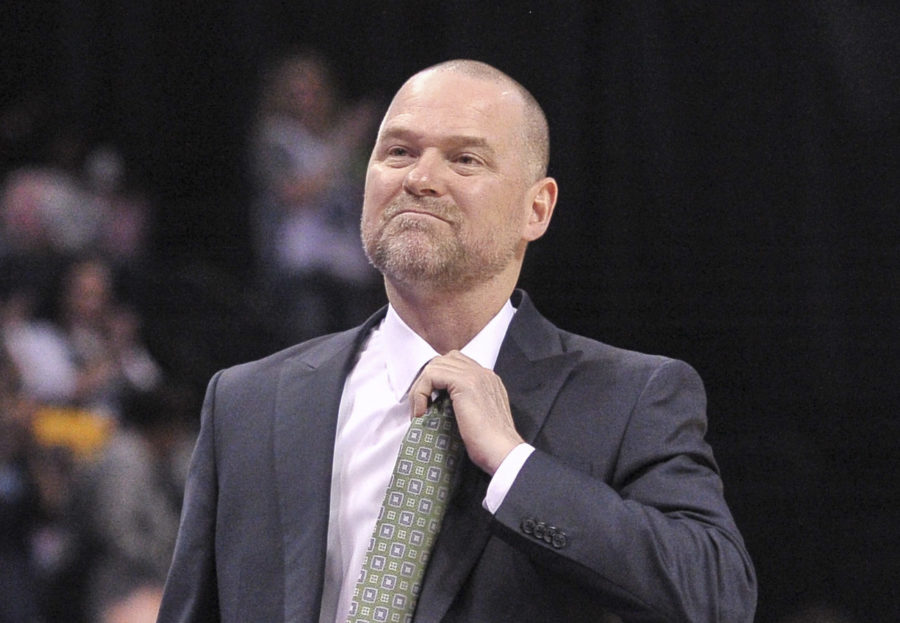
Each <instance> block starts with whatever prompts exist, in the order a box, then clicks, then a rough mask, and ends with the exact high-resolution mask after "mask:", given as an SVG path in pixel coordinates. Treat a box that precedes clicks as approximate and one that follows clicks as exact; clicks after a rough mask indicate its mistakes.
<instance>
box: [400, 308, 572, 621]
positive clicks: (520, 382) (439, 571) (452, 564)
mask: <svg viewBox="0 0 900 623" xmlns="http://www.w3.org/2000/svg"><path fill="white" fill-rule="evenodd" d="M517 295H518V296H521V301H520V302H519V305H518V310H517V312H516V315H515V316H514V317H513V321H512V323H511V324H510V327H509V331H508V332H507V335H506V338H505V339H504V341H503V346H502V347H501V349H500V355H499V357H498V358H497V364H496V365H495V366H494V370H495V372H497V374H498V375H499V376H500V378H501V379H503V383H504V385H505V387H506V391H507V394H508V395H509V401H510V408H511V410H512V414H513V419H514V420H515V423H516V429H517V430H518V431H519V434H521V435H522V437H523V438H524V439H525V441H526V442H528V443H532V442H533V441H534V440H535V438H536V437H537V435H538V433H539V432H540V429H541V427H542V426H543V423H544V420H545V419H546V417H547V414H548V412H549V410H550V406H551V405H552V403H553V400H554V399H555V398H556V396H557V394H558V393H559V391H560V389H561V388H562V385H563V383H564V382H565V380H566V378H567V377H568V375H569V373H570V372H571V370H572V368H573V367H574V365H575V363H576V362H577V360H578V357H579V355H580V353H577V352H574V353H565V352H563V350H562V347H561V345H560V341H559V335H558V330H557V329H556V327H554V326H553V325H552V324H551V323H550V322H548V321H547V320H546V319H544V318H543V317H542V316H541V315H540V314H539V313H538V311H537V310H536V309H535V308H534V306H533V305H532V304H531V302H530V300H529V299H528V297H527V296H526V295H525V294H524V293H523V292H518V291H517ZM489 482H490V478H489V477H488V475H487V474H485V473H484V472H483V471H481V469H479V468H478V467H476V466H475V465H474V464H473V463H472V462H471V461H469V460H465V461H464V462H463V465H462V473H461V477H460V480H459V482H458V483H457V490H456V491H455V493H454V495H453V499H452V500H451V502H450V504H449V505H448V508H447V512H446V515H445V516H444V523H443V526H442V528H441V532H440V534H439V535H438V540H437V542H436V543H435V547H434V550H433V551H432V555H431V561H430V562H429V565H428V570H427V572H426V576H425V581H424V584H423V586H422V594H421V596H420V598H419V606H418V609H417V610H416V616H415V621H416V623H432V622H433V623H437V622H438V621H440V620H441V619H442V618H443V616H444V615H445V614H446V612H447V610H448V609H449V608H450V605H451V604H452V602H453V599H454V598H455V597H456V596H457V595H458V594H459V592H460V591H461V589H462V586H463V584H464V582H465V580H466V578H467V577H468V576H469V573H470V572H471V570H472V567H473V566H474V565H475V563H476V562H477V560H478V557H479V556H480V554H481V552H482V551H483V550H484V547H485V545H486V544H487V540H488V537H489V536H490V532H491V529H490V526H491V520H492V515H491V514H490V513H489V512H488V511H486V510H485V509H484V508H483V507H482V505H481V503H482V500H483V499H484V496H485V493H486V491H487V486H488V484H489Z"/></svg>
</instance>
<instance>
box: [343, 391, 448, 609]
mask: <svg viewBox="0 0 900 623" xmlns="http://www.w3.org/2000/svg"><path fill="white" fill-rule="evenodd" d="M461 449H462V440H461V439H460V436H459V430H458V429H457V427H456V420H455V419H454V417H453V406H452V404H451V403H450V396H449V395H448V394H447V393H446V392H441V393H440V395H439V396H438V398H437V399H436V400H435V401H434V402H433V403H432V404H431V406H430V407H429V408H428V410H427V411H426V412H425V415H423V416H422V417H420V418H414V419H413V421H412V422H411V423H410V426H409V430H408V431H407V432H406V437H404V439H403V443H401V444H400V453H399V454H398V455H397V462H396V463H395V465H394V472H393V475H392V476H391V482H390V484H389V485H388V488H387V491H386V492H385V496H384V502H382V504H381V510H380V511H379V514H378V521H376V523H375V531H374V532H373V533H372V538H371V539H370V540H369V548H368V550H367V551H366V557H365V560H364V561H363V565H362V571H361V572H360V577H359V580H358V582H357V584H356V590H355V591H354V594H353V602H352V605H351V606H350V615H349V616H348V618H347V623H371V622H373V621H375V622H377V623H381V622H386V623H410V622H411V621H412V617H413V612H414V611H415V609H416V601H417V599H418V597H419V591H420V590H421V585H422V578H423V576H424V575H425V567H426V565H427V563H428V557H429V554H430V552H431V546H432V544H433V543H434V540H435V537H436V536H437V533H438V531H439V530H440V528H441V520H442V518H443V515H444V509H445V507H446V505H447V500H448V498H449V497H450V483H451V479H452V477H453V473H454V471H455V470H456V466H457V463H458V462H459V458H460V451H461Z"/></svg>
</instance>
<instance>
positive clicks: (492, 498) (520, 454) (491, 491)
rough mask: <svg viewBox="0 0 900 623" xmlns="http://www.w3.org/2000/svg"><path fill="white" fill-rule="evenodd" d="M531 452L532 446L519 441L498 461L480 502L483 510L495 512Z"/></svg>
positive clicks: (532, 450)
mask: <svg viewBox="0 0 900 623" xmlns="http://www.w3.org/2000/svg"><path fill="white" fill-rule="evenodd" d="M532 452H534V446H531V445H529V444H527V443H520V444H519V445H517V446H516V447H515V448H513V449H512V450H511V451H510V453H509V454H507V455H506V458H504V459H503V461H502V462H501V463H500V467H498V468H497V471H496V472H494V477H493V478H491V482H490V483H489V484H488V488H487V493H486V494H485V496H484V500H483V501H482V502H481V505H482V506H483V507H484V508H485V510H487V511H489V512H490V513H491V514H492V515H493V514H494V513H496V512H497V509H498V508H500V505H501V504H503V500H504V499H505V498H506V494H507V493H508V492H509V489H510V487H512V484H513V482H514V481H515V479H516V476H518V475H519V472H520V471H521V469H522V466H523V465H525V461H526V460H527V459H528V457H529V456H531V453H532Z"/></svg>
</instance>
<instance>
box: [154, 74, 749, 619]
mask: <svg viewBox="0 0 900 623" xmlns="http://www.w3.org/2000/svg"><path fill="white" fill-rule="evenodd" d="M548 144H549V141H548V138H547V126H546V120H545V118H544V115H543V113H542V111H541V109H540V107H539V106H538V104H537V103H536V102H535V101H534V99H533V98H532V97H531V95H530V94H528V92H527V91H526V90H525V89H524V88H523V87H521V86H520V85H519V84H518V83H516V82H515V81H513V80H512V79H511V78H509V77H508V76H506V75H505V74H503V73H501V72H500V71H498V70H496V69H494V68H493V67H490V66H488V65H485V64H482V63H478V62H474V61H451V62H448V63H443V64H441V65H437V66H435V67H432V68H429V69H426V70H424V71H422V72H420V73H418V74H416V75H415V76H413V77H412V78H410V80H408V81H407V82H406V84H404V85H403V87H402V88H401V89H400V91H399V92H398V93H397V95H396V96H395V97H394V100H393V101H392V103H391V105H390V107H389V109H388V111H387V113H386V115H385V117H384V120H383V121H382V124H381V127H380V129H379V133H378V137H377V141H376V144H375V147H374V150H373V152H372V156H371V159H370V162H369V167H368V172H367V175H366V188H365V196H364V203H363V215H362V238H363V243H364V247H365V250H366V254H367V255H368V257H369V259H370V261H371V262H372V263H373V264H374V265H375V266H376V267H377V268H378V269H379V270H380V271H381V272H382V274H383V275H384V283H385V288H386V291H387V295H388V299H389V301H390V305H389V307H388V309H387V310H386V311H385V310H382V311H381V312H380V313H379V314H376V316H375V317H373V318H372V319H370V320H369V321H368V322H367V323H366V324H365V325H364V326H362V327H361V328H357V329H354V330H351V331H347V332H345V333H341V334H337V335H332V336H326V337H322V338H317V339H314V340H312V341H310V342H306V343H304V344H301V345H299V346H296V347H294V348H291V349H288V350H287V351H284V352H282V353H278V354H276V355H273V356H271V357H269V358H267V359H264V360H262V361H259V362H255V363H251V364H246V365H243V366H238V367H236V368H233V369H230V370H226V371H224V372H220V373H219V374H217V375H216V376H215V377H214V379H213V380H212V382H211V384H210V388H209V391H208V394H207V398H206V402H205V406H204V411H203V424H202V429H201V433H200V437H199V440H198V445H197V449H196V451H195V457H194V461H193V467H192V472H191V476H190V480H189V483H188V488H187V491H186V496H185V508H184V514H183V518H182V527H181V534H180V536H179V541H178V545H177V546H176V552H175V559H174V562H173V566H172V569H171V572H170V575H169V580H168V584H167V587H166V596H165V599H164V603H163V607H162V611H161V614H160V621H161V622H163V623H171V622H176V621H220V620H221V621H228V622H245V621H266V622H269V621H296V622H302V621H322V622H328V623H331V622H335V623H344V622H345V621H347V620H348V619H347V613H348V612H349V611H350V610H351V609H352V608H353V607H354V606H353V605H352V604H353V602H354V593H355V585H356V580H357V578H358V577H359V576H360V575H361V570H362V569H363V565H364V564H365V563H364V561H365V560H366V559H367V558H366V548H367V546H368V542H369V538H370V535H372V530H373V527H374V526H375V522H376V517H377V516H378V514H379V508H380V505H381V501H382V498H383V497H384V494H385V488H386V487H387V485H388V482H389V481H390V479H391V472H392V469H393V464H394V460H395V457H396V456H397V452H398V448H399V447H400V443H401V438H402V437H403V435H404V432H405V430H406V428H407V427H408V426H409V416H410V414H412V415H414V416H421V415H422V414H423V412H425V410H426V405H427V403H428V399H429V397H430V396H432V395H433V394H434V393H435V392H439V391H446V392H447V393H448V394H449V397H450V399H451V400H452V405H453V410H454V411H455V417H456V423H457V425H458V428H459V433H460V436H461V438H462V442H463V444H464V445H465V451H466V452H465V453H466V455H467V458H466V459H464V460H463V461H462V463H461V465H460V468H459V472H458V474H457V476H458V478H457V481H456V483H455V488H454V490H453V494H452V498H451V500H450V502H449V504H448V507H447V510H446V514H445V515H444V517H443V524H442V527H441V528H440V533H439V535H438V537H437V541H436V543H435V545H434V548H433V550H432V551H431V554H430V559H429V561H428V566H427V571H426V575H425V577H424V582H423V585H422V587H421V591H420V592H419V594H418V603H417V606H416V609H415V615H414V620H415V621H416V622H425V621H434V622H437V621H444V622H450V621H459V622H476V623H477V622H497V621H516V622H517V623H521V622H529V621H534V622H541V623H546V622H548V621H566V622H572V621H576V622H577V621H591V622H594V621H616V620H625V621H690V622H692V623H697V622H702V621H728V622H739V621H750V620H752V616H753V610H754V606H755V596H756V588H755V578H754V574H753V569H752V566H751V563H750V560H749V558H748V556H747V553H746V551H745V549H744V545H743V542H742V540H741V537H740V535H739V533H738V530H737V528H736V527H735V525H734V523H733V520H732V518H731V515H730V513H729V511H728V508H727V506H726V504H725V502H724V499H723V497H722V484H721V481H720V479H719V476H718V474H717V472H716V466H715V463H714V461H713V457H712V453H711V451H710V449H709V447H708V446H707V445H706V443H705V442H704V441H703V435H704V432H705V427H706V419H705V414H704V410H705V398H704V393H703V388H702V384H701V382H700V380H699V379H698V377H697V375H696V373H694V372H693V370H692V369H691V368H689V367H688V366H687V365H686V364H683V363H680V362H677V361H673V360H670V359H665V358H662V357H652V356H648V355H641V354H637V353H633V352H628V351H623V350H619V349H616V348H613V347H610V346H606V345H604V344H600V343H598V342H595V341H592V340H589V339H586V338H583V337H579V336H576V335H572V334H570V333H566V332H564V331H561V330H559V329H557V328H556V327H554V326H553V325H552V324H550V323H549V322H548V321H547V320H546V319H544V318H543V317H542V316H540V314H539V313H538V312H537V311H536V310H535V308H534V306H533V304H532V303H531V302H530V300H529V299H528V297H527V295H525V294H524V293H523V292H521V291H516V290H515V284H516V281H517V279H518V275H519V272H520V269H521V265H522V260H523V257H524V253H525V248H526V246H527V244H528V243H529V242H531V241H533V240H536V239H537V238H540V237H541V235H542V234H543V233H544V232H545V231H546V229H547V226H548V224H549V222H550V218H551V216H552V214H553V209H554V206H555V204H556V197H557V186H556V182H555V181H554V180H553V179H552V178H548V177H546V166H547V159H548ZM363 575H364V574H363ZM353 620H354V621H355V620H357V618H354V619H353ZM401 620H402V619H401Z"/></svg>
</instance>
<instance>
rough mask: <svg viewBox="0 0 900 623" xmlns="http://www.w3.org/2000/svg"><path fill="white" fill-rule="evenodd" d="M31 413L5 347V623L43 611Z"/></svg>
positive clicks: (1, 483) (0, 510)
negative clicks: (36, 561)
mask: <svg viewBox="0 0 900 623" xmlns="http://www.w3.org/2000/svg"><path fill="white" fill-rule="evenodd" d="M27 412H28V408H27V405H26V401H25V400H24V399H23V397H22V395H21V392H20V391H19V382H18V374H17V372H16V370H15V367H14V366H13V364H12V361H11V360H10V359H9V358H8V357H7V356H6V353H5V351H4V350H3V349H2V347H0V604H2V605H0V623H30V622H31V621H34V620H35V618H36V615H37V612H38V606H37V595H38V591H37V578H36V573H35V569H34V566H33V565H32V560H31V530H32V528H33V527H34V525H35V523H36V521H37V515H38V512H39V499H38V491H37V487H36V485H35V483H34V480H33V478H32V477H31V472H30V470H29V466H28V460H27V447H28V417H27Z"/></svg>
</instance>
